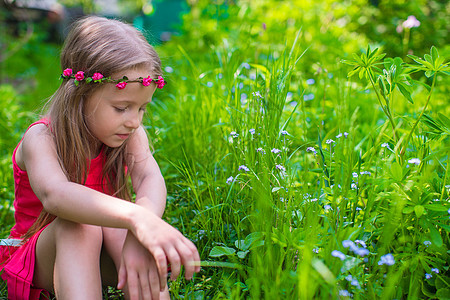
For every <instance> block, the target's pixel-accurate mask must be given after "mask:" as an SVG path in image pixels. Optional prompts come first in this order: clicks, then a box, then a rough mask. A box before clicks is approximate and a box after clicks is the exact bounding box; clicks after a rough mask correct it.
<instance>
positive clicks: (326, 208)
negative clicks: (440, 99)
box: [323, 204, 332, 210]
mask: <svg viewBox="0 0 450 300" xmlns="http://www.w3.org/2000/svg"><path fill="white" fill-rule="evenodd" d="M323 209H325V210H330V209H332V208H331V205H330V204H325V205H324V206H323Z"/></svg>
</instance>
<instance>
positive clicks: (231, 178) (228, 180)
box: [227, 176, 234, 184]
mask: <svg viewBox="0 0 450 300" xmlns="http://www.w3.org/2000/svg"><path fill="white" fill-rule="evenodd" d="M233 180H234V178H233V176H230V177H228V178H227V184H231V183H232V182H233Z"/></svg>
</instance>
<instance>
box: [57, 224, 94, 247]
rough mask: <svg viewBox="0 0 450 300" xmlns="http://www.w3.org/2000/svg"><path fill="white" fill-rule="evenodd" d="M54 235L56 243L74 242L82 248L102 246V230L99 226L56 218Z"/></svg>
mask: <svg viewBox="0 0 450 300" xmlns="http://www.w3.org/2000/svg"><path fill="white" fill-rule="evenodd" d="M54 222H58V223H56V224H55V225H56V226H55V227H56V230H55V234H56V243H58V242H59V241H63V242H76V243H81V244H80V246H81V245H82V247H80V248H83V247H85V246H88V245H95V246H100V247H101V245H102V239H103V235H102V228H101V227H99V226H94V225H88V224H80V223H76V222H72V221H67V220H64V219H60V218H57V219H56V220H55V221H54Z"/></svg>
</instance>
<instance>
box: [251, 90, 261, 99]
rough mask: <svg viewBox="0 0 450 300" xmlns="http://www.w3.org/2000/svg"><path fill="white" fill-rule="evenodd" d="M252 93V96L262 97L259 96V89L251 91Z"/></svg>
mask: <svg viewBox="0 0 450 300" xmlns="http://www.w3.org/2000/svg"><path fill="white" fill-rule="evenodd" d="M252 95H253V96H254V97H258V98H262V96H261V94H260V93H259V91H257V92H253V93H252Z"/></svg>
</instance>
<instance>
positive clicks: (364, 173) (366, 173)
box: [359, 171, 372, 176]
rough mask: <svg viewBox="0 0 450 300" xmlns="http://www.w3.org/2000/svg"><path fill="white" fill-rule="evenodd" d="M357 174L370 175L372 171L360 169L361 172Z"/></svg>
mask: <svg viewBox="0 0 450 300" xmlns="http://www.w3.org/2000/svg"><path fill="white" fill-rule="evenodd" d="M359 174H361V175H369V176H370V175H372V173H370V172H369V171H361V172H359Z"/></svg>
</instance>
